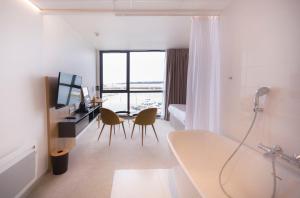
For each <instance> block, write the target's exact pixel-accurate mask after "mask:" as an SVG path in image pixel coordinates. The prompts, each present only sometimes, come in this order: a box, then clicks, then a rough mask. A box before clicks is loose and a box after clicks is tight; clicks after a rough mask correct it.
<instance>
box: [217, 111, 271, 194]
mask: <svg viewBox="0 0 300 198" xmlns="http://www.w3.org/2000/svg"><path fill="white" fill-rule="evenodd" d="M257 114H258V111H256V110H254V117H253V120H252V122H251V125H250V127H249V129H248V131H247V133H246V135H245V136H244V138H243V139H242V141H241V142H240V144H239V145H238V146H237V147H236V149H235V150H234V151H233V152H232V154H231V155H230V156H229V158H228V159H227V160H226V161H225V163H224V164H223V166H222V168H221V170H220V172H219V185H220V187H221V189H222V191H223V192H224V194H225V195H226V196H227V197H228V198H232V197H231V196H230V195H229V194H228V192H227V191H226V190H225V188H224V186H223V184H222V174H223V171H224V169H225V167H226V166H227V164H228V163H229V162H230V161H231V159H232V158H233V157H234V156H235V154H236V153H237V152H238V151H239V150H240V148H241V146H242V145H243V144H244V143H245V141H246V140H247V138H248V136H249V134H250V132H251V130H252V128H253V126H254V124H255V121H256V118H257ZM272 169H273V191H272V196H271V198H275V194H276V168H275V156H273V157H272Z"/></svg>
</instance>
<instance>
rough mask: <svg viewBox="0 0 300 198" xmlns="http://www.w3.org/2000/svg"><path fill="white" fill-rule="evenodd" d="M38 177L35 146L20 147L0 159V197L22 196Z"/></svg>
mask: <svg viewBox="0 0 300 198" xmlns="http://www.w3.org/2000/svg"><path fill="white" fill-rule="evenodd" d="M35 178H36V150H35V146H32V147H27V148H22V149H18V150H17V151H15V152H13V153H11V154H9V155H6V156H4V157H2V158H1V159H0V197H1V198H14V197H20V196H22V194H23V193H24V191H25V190H26V189H27V188H28V187H29V186H31V184H32V183H33V182H34V180H35Z"/></svg>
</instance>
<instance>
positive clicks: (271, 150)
mask: <svg viewBox="0 0 300 198" xmlns="http://www.w3.org/2000/svg"><path fill="white" fill-rule="evenodd" d="M257 147H258V148H260V149H262V150H264V151H265V153H264V155H265V156H270V155H271V156H272V157H279V158H281V159H283V160H284V161H286V162H288V163H289V164H293V165H295V166H297V167H298V168H300V155H295V156H293V157H291V156H289V155H287V154H285V153H284V152H283V150H282V148H281V147H280V146H279V145H275V146H273V147H268V146H265V145H263V144H261V143H260V144H258V145H257Z"/></svg>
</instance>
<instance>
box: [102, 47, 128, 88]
mask: <svg viewBox="0 0 300 198" xmlns="http://www.w3.org/2000/svg"><path fill="white" fill-rule="evenodd" d="M126 64H127V55H126V53H103V90H126V76H127V75H126Z"/></svg>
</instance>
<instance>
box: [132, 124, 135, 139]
mask: <svg viewBox="0 0 300 198" xmlns="http://www.w3.org/2000/svg"><path fill="white" fill-rule="evenodd" d="M134 127H135V124H133V128H132V132H131V139H132V137H133V131H134Z"/></svg>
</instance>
